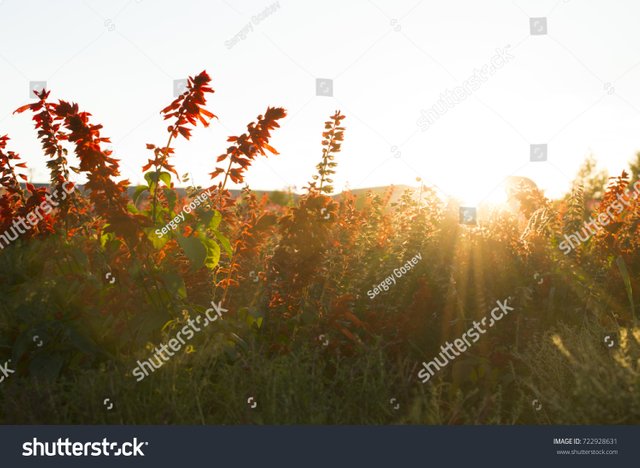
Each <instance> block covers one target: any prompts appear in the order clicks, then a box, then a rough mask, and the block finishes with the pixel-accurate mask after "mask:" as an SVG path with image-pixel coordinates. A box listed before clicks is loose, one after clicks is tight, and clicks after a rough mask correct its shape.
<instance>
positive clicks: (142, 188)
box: [133, 185, 149, 206]
mask: <svg viewBox="0 0 640 468" xmlns="http://www.w3.org/2000/svg"><path fill="white" fill-rule="evenodd" d="M145 190H149V187H147V186H146V185H138V186H137V187H136V191H135V192H133V203H134V205H136V206H138V200H139V198H140V195H142V194H143V192H144V191H145Z"/></svg>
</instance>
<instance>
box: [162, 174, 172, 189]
mask: <svg viewBox="0 0 640 468" xmlns="http://www.w3.org/2000/svg"><path fill="white" fill-rule="evenodd" d="M159 178H160V180H161V181H162V182H164V185H166V186H167V187H171V174H169V173H168V172H161V173H160V175H159Z"/></svg>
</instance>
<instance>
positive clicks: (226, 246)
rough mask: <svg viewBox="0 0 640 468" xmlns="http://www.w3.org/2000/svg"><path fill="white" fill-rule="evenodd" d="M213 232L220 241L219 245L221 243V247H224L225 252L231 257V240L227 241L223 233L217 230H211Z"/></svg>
mask: <svg viewBox="0 0 640 468" xmlns="http://www.w3.org/2000/svg"><path fill="white" fill-rule="evenodd" d="M213 233H214V234H215V236H216V238H217V239H218V242H220V245H222V248H223V249H224V251H225V252H226V253H227V255H228V256H229V257H231V256H232V255H233V249H232V248H231V242H229V239H227V238H226V237H225V236H224V234H222V233H221V232H219V231H213Z"/></svg>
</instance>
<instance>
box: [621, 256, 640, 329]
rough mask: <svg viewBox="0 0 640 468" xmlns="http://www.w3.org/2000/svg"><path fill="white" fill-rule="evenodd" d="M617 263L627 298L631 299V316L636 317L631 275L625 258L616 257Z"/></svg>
mask: <svg viewBox="0 0 640 468" xmlns="http://www.w3.org/2000/svg"><path fill="white" fill-rule="evenodd" d="M616 265H618V270H620V274H621V275H622V281H624V287H625V289H626V290H627V298H628V299H629V304H631V316H632V317H633V318H634V320H635V318H636V310H635V305H634V304H633V289H632V288H631V275H629V270H628V269H627V264H626V263H625V262H624V258H622V257H618V258H617V259H616Z"/></svg>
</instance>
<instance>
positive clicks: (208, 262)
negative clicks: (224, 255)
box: [201, 236, 220, 270]
mask: <svg viewBox="0 0 640 468" xmlns="http://www.w3.org/2000/svg"><path fill="white" fill-rule="evenodd" d="M201 241H202V243H203V245H204V246H205V248H206V252H207V256H206V258H205V260H204V264H205V266H206V267H207V268H209V269H210V270H213V269H214V268H215V267H216V265H218V263H219V262H220V246H219V245H218V243H217V242H216V241H215V240H213V239H209V238H208V237H204V236H203V237H202V238H201Z"/></svg>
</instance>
